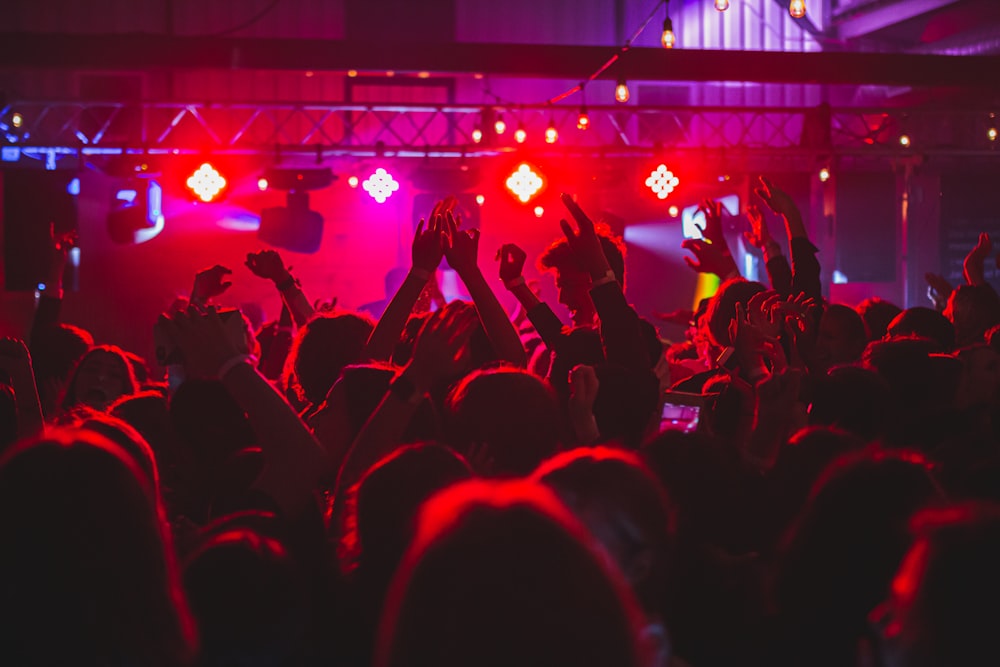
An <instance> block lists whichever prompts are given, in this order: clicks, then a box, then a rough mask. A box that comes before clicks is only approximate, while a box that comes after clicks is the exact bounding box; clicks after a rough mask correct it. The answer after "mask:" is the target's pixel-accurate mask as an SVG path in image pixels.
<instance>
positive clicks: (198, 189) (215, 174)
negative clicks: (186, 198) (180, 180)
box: [187, 162, 226, 203]
mask: <svg viewBox="0 0 1000 667" xmlns="http://www.w3.org/2000/svg"><path fill="white" fill-rule="evenodd" d="M187 186H188V188H189V189H190V190H191V192H193V193H194V195H195V196H196V197H197V198H198V199H200V200H201V201H203V202H205V203H208V202H211V201H214V200H215V199H216V198H217V197H218V196H219V193H220V192H222V191H223V190H224V189H225V188H226V179H225V178H224V177H223V176H222V174H220V173H219V171H218V170H217V169H216V168H215V167H213V166H212V165H211V164H209V163H208V162H203V163H202V164H201V166H200V167H198V169H196V170H195V172H194V173H193V174H191V175H190V176H188V179H187Z"/></svg>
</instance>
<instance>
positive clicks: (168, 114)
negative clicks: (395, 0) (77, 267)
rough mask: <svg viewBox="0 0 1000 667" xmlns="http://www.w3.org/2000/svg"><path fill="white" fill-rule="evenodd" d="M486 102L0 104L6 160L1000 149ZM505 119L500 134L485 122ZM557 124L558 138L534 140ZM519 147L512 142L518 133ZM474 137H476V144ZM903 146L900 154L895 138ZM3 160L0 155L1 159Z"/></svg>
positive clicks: (969, 137) (868, 119) (801, 113)
mask: <svg viewBox="0 0 1000 667" xmlns="http://www.w3.org/2000/svg"><path fill="white" fill-rule="evenodd" d="M580 112H581V109H580V108H578V107H569V106H552V107H547V106H534V107H517V108H503V107H484V106H419V105H405V106H404V105H357V104H354V105H350V104H321V103H316V104H304V103H291V102H289V103H242V104H230V103H227V104H207V103H173V102H162V103H159V102H144V103H111V102H107V103H105V102H36V101H17V102H12V103H10V104H7V105H6V106H4V107H2V108H0V144H3V145H6V146H7V147H8V148H7V149H6V150H5V155H7V156H9V155H12V154H13V153H12V151H13V152H14V153H16V152H17V151H16V150H14V147H17V148H19V149H20V150H22V151H24V152H28V153H31V152H36V153H38V152H45V151H49V152H50V153H51V152H58V153H66V152H74V153H79V154H82V155H101V154H119V153H123V152H136V151H138V152H143V151H146V152H150V153H211V154H221V155H225V154H241V155H246V154H260V155H265V154H273V153H274V152H276V151H280V152H281V153H282V154H284V155H294V154H297V153H298V154H307V153H308V154H315V153H317V152H318V153H321V154H322V155H323V156H330V157H335V156H345V157H349V156H353V157H370V156H377V155H388V156H397V157H423V156H429V157H458V156H468V157H484V156H492V155H501V154H507V153H513V152H516V151H518V150H520V149H528V150H530V151H531V152H532V153H533V154H548V153H551V154H567V153H573V154H581V155H595V156H603V157H609V156H628V155H643V154H646V155H648V154H650V153H656V152H658V151H660V150H668V151H672V152H685V151H692V152H702V153H705V152H709V153H711V152H724V153H726V154H728V155H733V154H737V155H738V154H747V155H756V156H763V157H779V156H795V155H800V156H805V155H814V156H815V155H820V156H830V157H836V156H857V157H876V158H886V157H889V158H891V157H900V156H904V155H906V154H908V153H914V152H917V153H919V154H922V155H934V154H940V155H953V156H990V157H996V156H997V155H1000V153H997V152H995V151H994V150H993V149H994V148H995V147H996V145H997V143H998V142H997V141H996V139H995V133H994V135H993V136H994V139H993V140H991V139H990V136H989V133H988V130H989V128H990V127H996V121H997V119H995V118H993V115H992V114H990V113H988V112H985V111H977V110H968V109H953V110H934V111H926V110H900V109H829V108H823V107H808V108H797V107H795V108H789V107H755V108H747V107H642V106H597V107H590V108H588V109H587V113H588V116H589V120H590V123H589V128H588V129H587V130H580V129H577V119H578V116H579V114H580ZM499 114H503V118H504V121H505V123H506V128H507V129H506V131H505V132H504V133H503V134H502V135H498V134H497V133H496V131H495V129H494V120H495V119H496V118H498V117H499ZM548 127H555V128H556V130H557V132H558V140H557V141H556V142H555V143H552V144H549V143H546V142H545V140H544V137H545V132H546V129H547V128H548ZM518 129H523V130H524V131H525V133H526V139H525V141H524V143H523V144H519V143H517V141H516V138H515V136H516V130H518ZM477 130H478V132H481V139H480V140H479V141H476V136H477V134H478V133H477ZM902 135H907V136H908V137H909V138H910V143H909V145H908V146H904V145H901V143H900V137H901V136H902ZM5 159H6V158H5Z"/></svg>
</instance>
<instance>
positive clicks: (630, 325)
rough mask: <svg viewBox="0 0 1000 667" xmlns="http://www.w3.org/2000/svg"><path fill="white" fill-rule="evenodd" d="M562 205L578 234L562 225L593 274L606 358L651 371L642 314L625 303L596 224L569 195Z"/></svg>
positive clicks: (585, 267) (591, 295)
mask: <svg viewBox="0 0 1000 667" xmlns="http://www.w3.org/2000/svg"><path fill="white" fill-rule="evenodd" d="M562 202H563V204H564V205H565V206H566V208H567V210H569V212H570V215H572V216H573V219H574V220H575V221H576V226H577V231H574V230H573V227H572V226H570V224H569V222H567V221H566V220H560V221H559V226H560V227H561V228H562V231H563V234H565V235H566V241H567V242H568V243H569V246H570V248H572V249H573V252H574V253H575V254H576V256H577V258H578V259H579V261H580V264H581V266H583V267H584V269H585V270H586V271H587V272H588V273H590V278H591V281H592V286H591V289H590V298H591V299H592V300H593V302H594V307H595V308H596V309H597V316H598V318H599V319H600V327H601V341H602V343H603V345H604V356H605V358H606V359H607V361H608V363H612V364H618V365H621V366H625V367H626V368H635V369H649V368H652V367H653V363H654V360H652V359H650V358H649V353H648V352H647V346H646V343H645V341H644V340H643V335H642V331H641V329H640V328H639V315H638V314H636V312H635V310H634V309H633V308H632V307H631V306H630V305H628V302H627V301H626V300H625V293H624V292H623V291H622V286H621V285H620V284H619V283H618V279H617V278H616V277H615V273H614V271H612V270H611V266H610V265H609V264H608V258H607V257H605V256H604V249H603V248H601V241H600V239H599V238H598V237H597V231H596V229H595V228H594V223H593V221H591V219H590V218H589V217H588V216H587V214H586V213H584V211H583V209H581V208H580V207H579V205H577V203H576V202H575V201H573V198H572V197H570V196H569V195H567V194H563V195H562Z"/></svg>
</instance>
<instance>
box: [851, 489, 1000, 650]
mask: <svg viewBox="0 0 1000 667" xmlns="http://www.w3.org/2000/svg"><path fill="white" fill-rule="evenodd" d="M911 523H912V529H913V532H914V533H915V538H916V539H915V541H914V542H913V544H912V546H911V547H910V549H909V551H908V552H907V553H906V556H905V557H904V558H903V560H902V563H901V565H900V567H899V570H898V571H897V572H896V576H895V578H894V579H893V581H892V586H891V589H890V591H889V593H888V595H887V597H886V599H885V601H884V602H882V603H881V604H880V605H878V607H876V608H875V609H874V610H873V611H872V613H871V615H870V616H869V620H870V621H871V624H872V626H873V629H874V630H875V634H876V641H875V644H876V645H875V647H874V649H875V652H876V654H877V655H878V656H879V658H881V662H880V664H882V665H885V666H886V667H932V666H936V665H976V664H986V663H990V662H992V659H991V658H989V656H994V657H995V656H996V654H997V648H996V637H995V635H996V628H997V627H998V625H1000V611H998V610H1000V607H998V606H997V600H998V599H1000V569H998V568H997V563H998V562H1000V506H997V505H995V504H986V503H982V504H969V505H960V506H957V507H947V508H941V509H936V510H926V511H924V512H921V513H920V514H918V515H917V516H916V517H914V519H913V521H912V522H911Z"/></svg>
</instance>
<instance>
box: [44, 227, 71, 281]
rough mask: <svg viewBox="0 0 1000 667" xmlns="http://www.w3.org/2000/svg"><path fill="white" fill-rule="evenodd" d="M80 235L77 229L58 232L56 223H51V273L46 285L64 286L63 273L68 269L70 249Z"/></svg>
mask: <svg viewBox="0 0 1000 667" xmlns="http://www.w3.org/2000/svg"><path fill="white" fill-rule="evenodd" d="M77 240H78V235H77V232H76V230H75V229H74V230H70V231H64V232H57V231H56V226H55V224H54V223H49V242H50V247H51V261H50V263H49V274H48V280H47V282H46V285H49V286H51V288H52V289H55V290H58V289H61V288H62V279H63V273H64V272H65V270H66V260H67V258H68V257H69V251H70V250H72V249H73V248H75V247H76V244H77Z"/></svg>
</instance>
